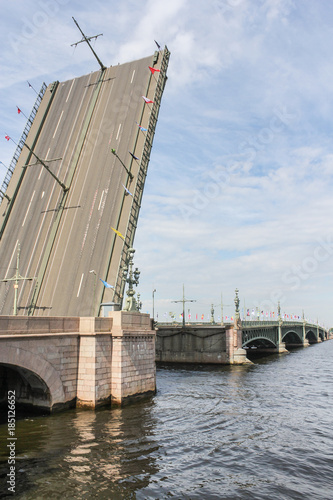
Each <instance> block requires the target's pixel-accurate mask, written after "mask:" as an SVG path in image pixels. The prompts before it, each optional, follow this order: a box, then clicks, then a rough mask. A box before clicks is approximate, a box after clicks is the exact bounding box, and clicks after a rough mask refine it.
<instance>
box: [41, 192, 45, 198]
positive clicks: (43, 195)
mask: <svg viewBox="0 0 333 500" xmlns="http://www.w3.org/2000/svg"><path fill="white" fill-rule="evenodd" d="M44 194H45V191H43V192H42V198H41V199H43V198H44Z"/></svg>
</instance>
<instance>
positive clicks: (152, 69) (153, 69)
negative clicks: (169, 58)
mask: <svg viewBox="0 0 333 500" xmlns="http://www.w3.org/2000/svg"><path fill="white" fill-rule="evenodd" d="M148 68H149V69H150V71H151V72H152V73H153V74H154V73H155V71H157V72H160V71H161V70H160V69H156V68H152V67H151V66H148Z"/></svg>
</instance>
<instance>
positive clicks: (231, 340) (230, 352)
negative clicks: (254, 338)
mask: <svg viewBox="0 0 333 500" xmlns="http://www.w3.org/2000/svg"><path fill="white" fill-rule="evenodd" d="M225 334H226V355H227V363H228V364H230V365H243V364H245V363H251V361H250V360H249V359H248V358H247V357H246V350H245V349H243V348H242V330H241V327H240V325H232V326H230V328H228V329H226V331H225Z"/></svg>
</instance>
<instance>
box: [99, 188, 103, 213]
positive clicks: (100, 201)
mask: <svg viewBox="0 0 333 500" xmlns="http://www.w3.org/2000/svg"><path fill="white" fill-rule="evenodd" d="M103 196H104V189H103V191H102V194H101V199H100V200H99V205H98V211H99V209H100V208H101V204H102V200H103Z"/></svg>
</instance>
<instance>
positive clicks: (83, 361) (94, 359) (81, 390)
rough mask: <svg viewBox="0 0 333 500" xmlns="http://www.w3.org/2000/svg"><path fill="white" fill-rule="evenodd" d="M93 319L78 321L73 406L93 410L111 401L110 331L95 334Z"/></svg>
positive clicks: (84, 318)
mask: <svg viewBox="0 0 333 500" xmlns="http://www.w3.org/2000/svg"><path fill="white" fill-rule="evenodd" d="M96 320H97V321H98V318H91V317H81V318H80V340H79V348H78V351H79V360H78V378H77V403H76V405H77V407H84V408H96V407H98V406H102V405H105V404H107V403H108V402H110V399H111V398H110V392H111V382H110V381H111V332H110V331H108V332H105V333H103V332H100V331H99V332H96V330H98V328H96V324H95V322H96ZM110 324H111V322H110Z"/></svg>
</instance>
